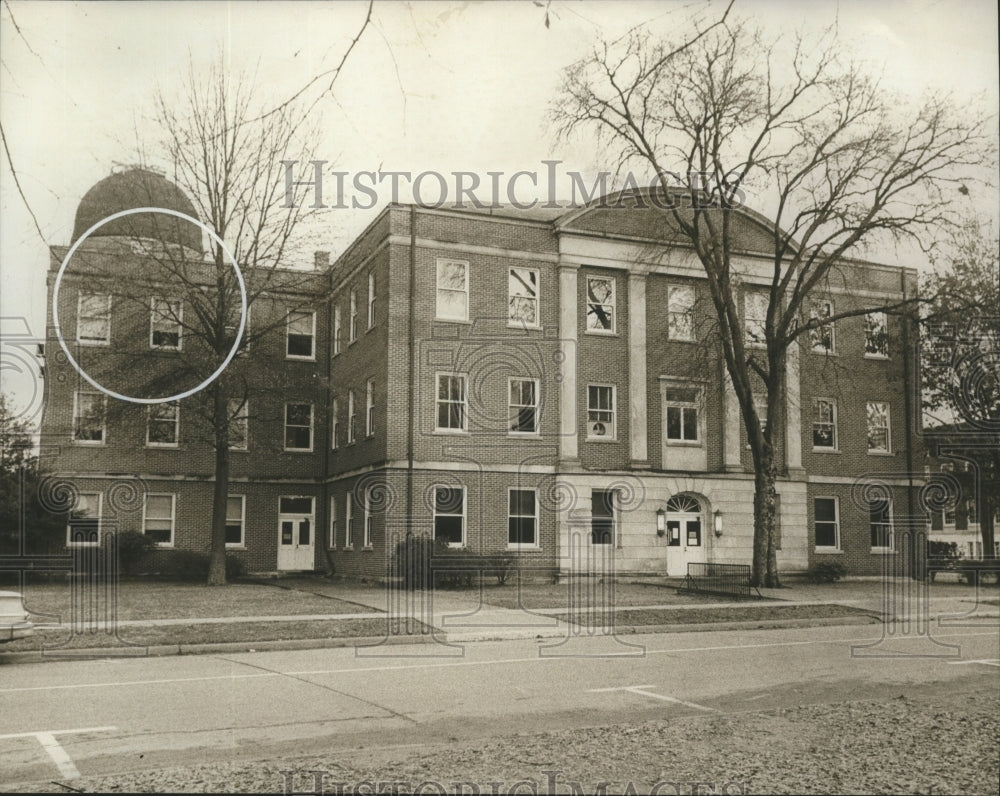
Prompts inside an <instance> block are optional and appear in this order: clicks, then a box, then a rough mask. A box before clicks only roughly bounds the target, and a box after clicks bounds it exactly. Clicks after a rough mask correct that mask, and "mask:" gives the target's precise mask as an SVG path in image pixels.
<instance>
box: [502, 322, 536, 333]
mask: <svg viewBox="0 0 1000 796" xmlns="http://www.w3.org/2000/svg"><path fill="white" fill-rule="evenodd" d="M507 328H508V329H517V330H518V331H520V332H537V331H540V330H541V328H542V327H541V324H537V323H518V322H517V321H510V320H509V321H507Z"/></svg>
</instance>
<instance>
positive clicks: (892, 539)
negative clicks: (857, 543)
mask: <svg viewBox="0 0 1000 796" xmlns="http://www.w3.org/2000/svg"><path fill="white" fill-rule="evenodd" d="M886 500H887V502H888V508H889V512H888V514H889V522H888V523H886V524H887V525H888V526H889V545H888V546H886V547H880V546H878V545H871V551H872V552H873V553H893V552H895V550H896V523H895V521H894V519H893V506H892V503H893V500H892V495H889V496H888V497H887V498H886ZM871 528H872V519H871V506H870V505H869V508H868V543H869V544H871V532H872V531H871Z"/></svg>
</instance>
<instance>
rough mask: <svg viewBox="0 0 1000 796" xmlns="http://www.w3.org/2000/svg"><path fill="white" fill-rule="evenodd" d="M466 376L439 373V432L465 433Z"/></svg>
mask: <svg viewBox="0 0 1000 796" xmlns="http://www.w3.org/2000/svg"><path fill="white" fill-rule="evenodd" d="M466 409H467V406H466V394H465V376H458V375H455V374H447V373H439V374H438V377H437V430H438V431H465V430H466V428H467V426H466V419H467V418H466V414H467V413H466Z"/></svg>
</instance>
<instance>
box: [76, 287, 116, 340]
mask: <svg viewBox="0 0 1000 796" xmlns="http://www.w3.org/2000/svg"><path fill="white" fill-rule="evenodd" d="M76 341H77V342H78V343H82V344H83V345H110V344H111V295H110V294H107V293H80V301H79V304H78V305H77V311H76Z"/></svg>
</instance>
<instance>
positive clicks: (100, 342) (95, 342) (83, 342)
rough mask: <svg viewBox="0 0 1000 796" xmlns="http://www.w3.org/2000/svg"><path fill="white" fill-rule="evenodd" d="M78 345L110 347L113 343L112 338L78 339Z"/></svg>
mask: <svg viewBox="0 0 1000 796" xmlns="http://www.w3.org/2000/svg"><path fill="white" fill-rule="evenodd" d="M76 344H77V345H82V346H88V347H91V346H92V347H94V348H108V347H109V346H110V345H111V341H110V340H77V341H76Z"/></svg>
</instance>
